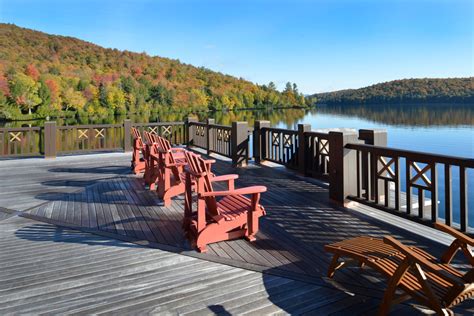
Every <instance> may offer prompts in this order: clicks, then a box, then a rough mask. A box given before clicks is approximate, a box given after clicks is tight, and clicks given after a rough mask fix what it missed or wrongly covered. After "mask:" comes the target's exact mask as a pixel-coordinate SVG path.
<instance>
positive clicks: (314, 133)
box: [304, 131, 329, 138]
mask: <svg viewBox="0 0 474 316" xmlns="http://www.w3.org/2000/svg"><path fill="white" fill-rule="evenodd" d="M304 135H305V136H315V137H319V138H328V137H329V133H323V132H313V131H309V132H304Z"/></svg>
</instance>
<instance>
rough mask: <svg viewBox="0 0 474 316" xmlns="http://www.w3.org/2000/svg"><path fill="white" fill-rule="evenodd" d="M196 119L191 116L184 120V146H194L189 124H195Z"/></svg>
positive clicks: (192, 133)
mask: <svg viewBox="0 0 474 316" xmlns="http://www.w3.org/2000/svg"><path fill="white" fill-rule="evenodd" d="M197 121H198V120H197V118H195V117H192V116H188V118H187V119H186V122H185V124H186V132H185V133H186V140H185V141H186V146H188V147H189V146H192V145H194V128H192V126H190V124H189V123H192V122H197Z"/></svg>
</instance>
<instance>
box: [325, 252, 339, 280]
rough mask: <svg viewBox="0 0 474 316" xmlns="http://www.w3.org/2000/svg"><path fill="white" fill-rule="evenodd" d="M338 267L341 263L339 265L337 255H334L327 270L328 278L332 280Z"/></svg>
mask: <svg viewBox="0 0 474 316" xmlns="http://www.w3.org/2000/svg"><path fill="white" fill-rule="evenodd" d="M340 265H341V263H339V255H338V254H334V256H333V257H332V260H331V264H330V265H329V269H328V277H329V278H332V277H333V276H334V273H336V270H337V268H339V266H340Z"/></svg>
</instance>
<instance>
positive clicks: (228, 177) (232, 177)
mask: <svg viewBox="0 0 474 316" xmlns="http://www.w3.org/2000/svg"><path fill="white" fill-rule="evenodd" d="M238 178H239V175H238V174H224V175H222V176H215V177H212V178H211V182H220V181H229V180H236V179H238Z"/></svg>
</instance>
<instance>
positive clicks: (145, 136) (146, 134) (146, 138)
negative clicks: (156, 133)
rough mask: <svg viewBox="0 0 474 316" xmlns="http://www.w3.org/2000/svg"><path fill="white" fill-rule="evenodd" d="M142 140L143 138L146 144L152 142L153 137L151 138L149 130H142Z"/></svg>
mask: <svg viewBox="0 0 474 316" xmlns="http://www.w3.org/2000/svg"><path fill="white" fill-rule="evenodd" d="M143 140H144V141H145V143H146V144H148V145H151V144H153V138H152V136H151V133H150V132H147V131H143Z"/></svg>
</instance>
